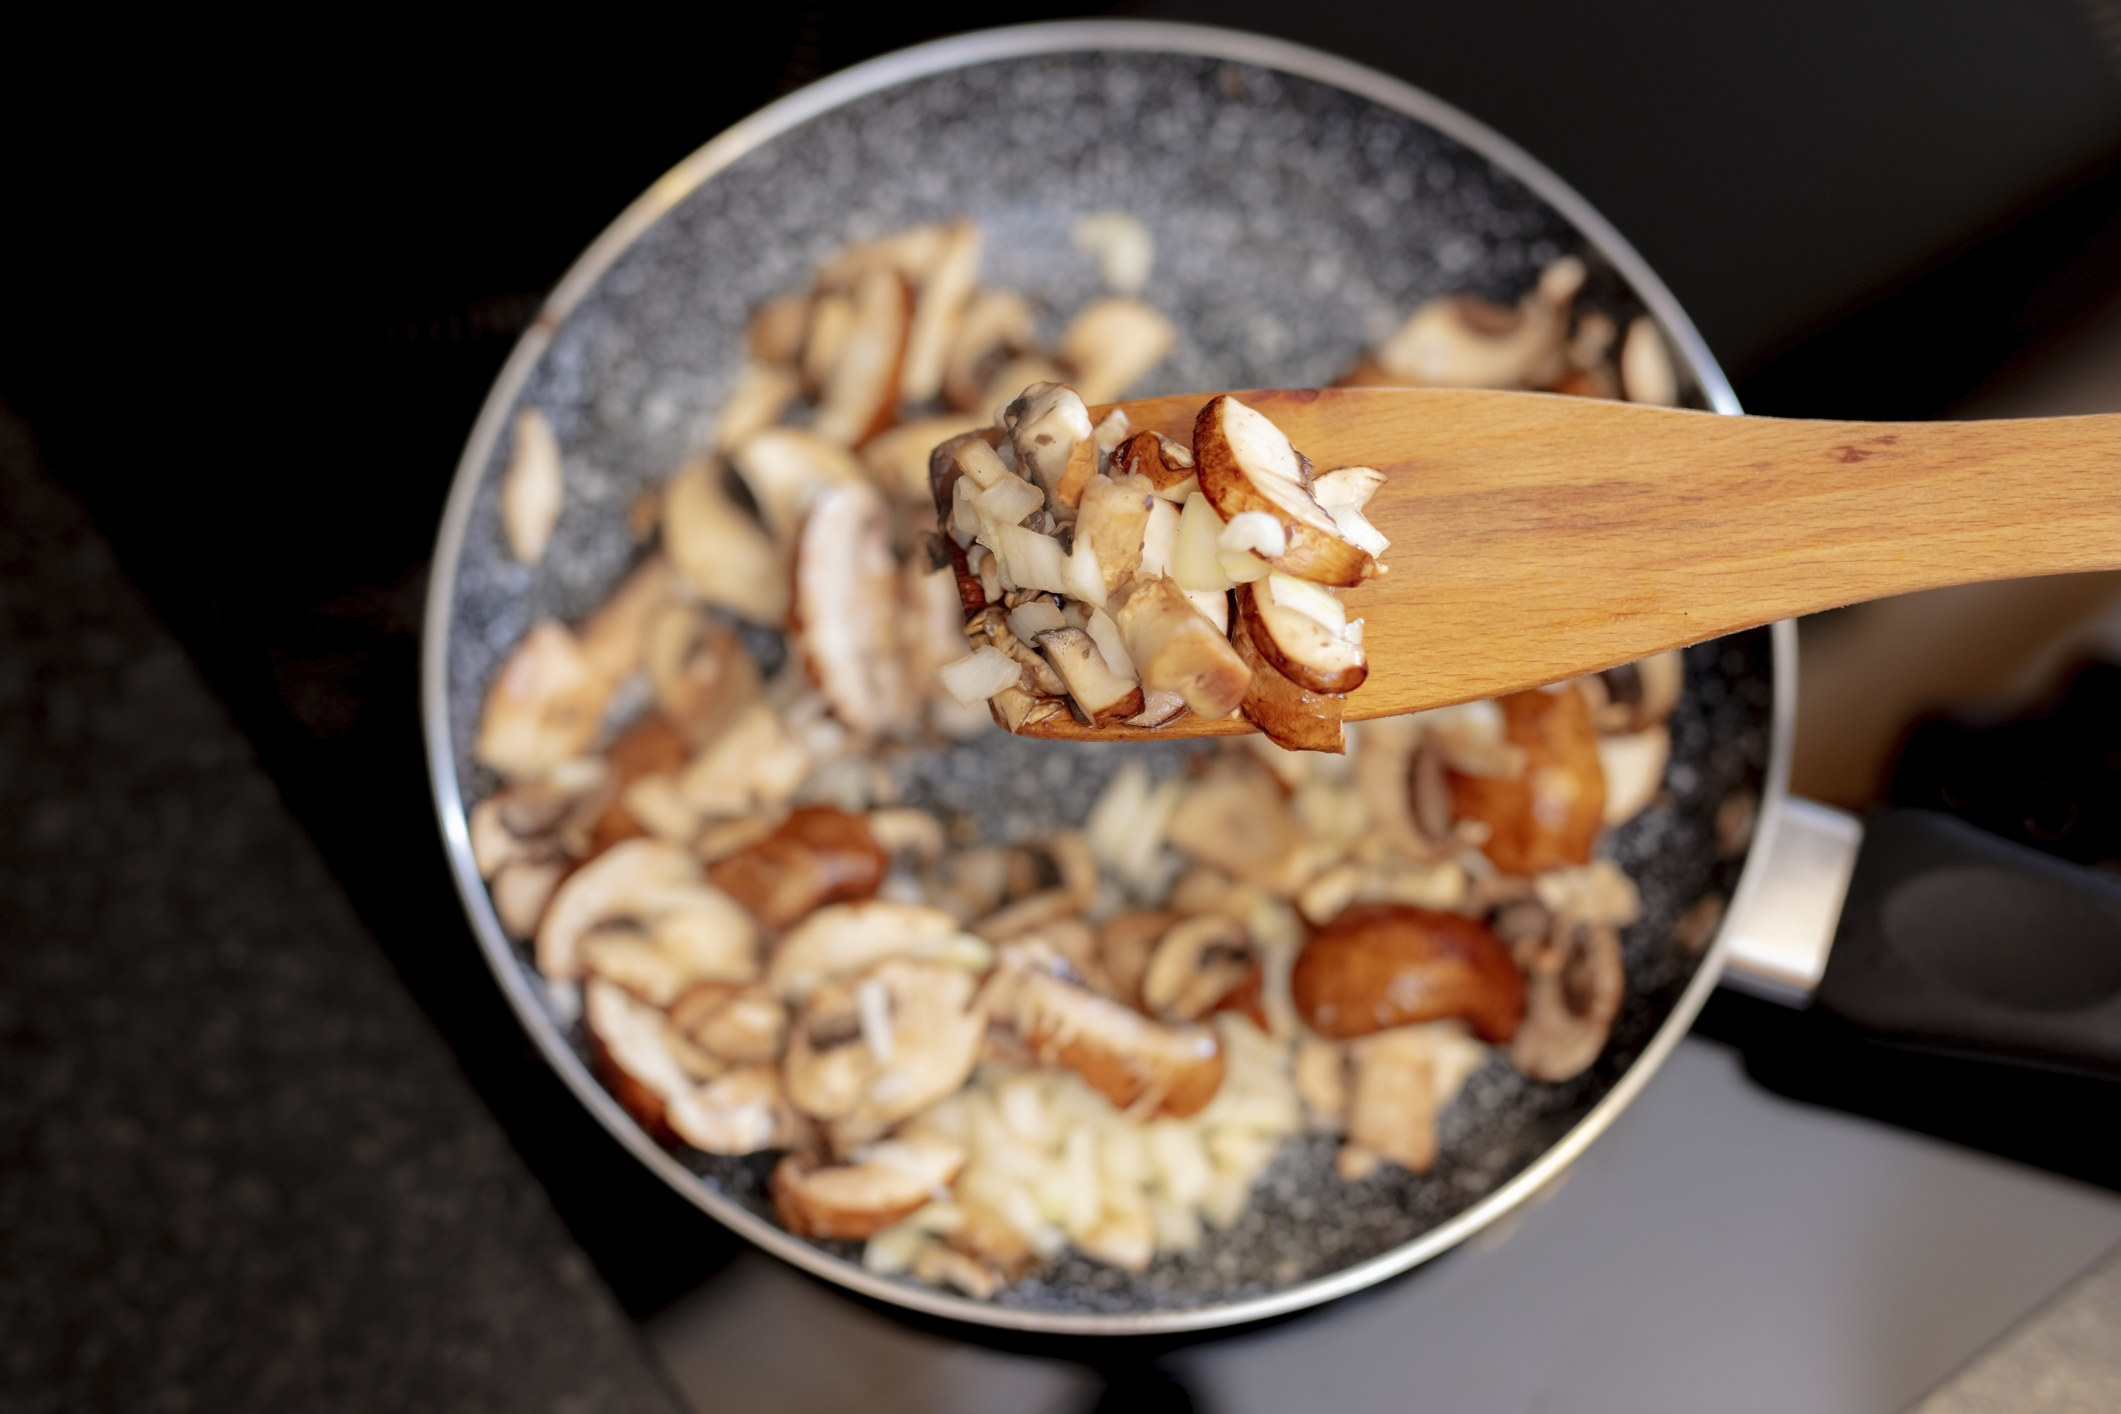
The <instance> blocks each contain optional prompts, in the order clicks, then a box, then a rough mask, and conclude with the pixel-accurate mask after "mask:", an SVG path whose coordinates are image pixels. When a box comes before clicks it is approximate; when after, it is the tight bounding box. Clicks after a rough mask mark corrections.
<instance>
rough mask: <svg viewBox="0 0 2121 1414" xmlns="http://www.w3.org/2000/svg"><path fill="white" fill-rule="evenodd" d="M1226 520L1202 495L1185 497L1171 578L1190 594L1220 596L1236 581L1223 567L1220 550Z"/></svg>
mask: <svg viewBox="0 0 2121 1414" xmlns="http://www.w3.org/2000/svg"><path fill="white" fill-rule="evenodd" d="M1222 533H1223V518H1222V517H1221V516H1219V515H1217V514H1216V513H1215V508H1214V507H1213V506H1211V505H1209V504H1208V498H1207V497H1206V496H1203V495H1201V494H1200V493H1199V492H1195V493H1194V494H1192V495H1190V496H1188V497H1186V505H1185V509H1184V511H1182V512H1181V513H1180V515H1179V519H1178V537H1177V541H1176V543H1175V545H1174V546H1173V548H1172V552H1171V577H1172V578H1173V579H1175V580H1177V581H1178V587H1179V588H1181V589H1183V590H1185V591H1186V592H1187V593H1189V594H1194V593H1202V594H1220V593H1222V592H1224V591H1225V590H1227V589H1229V588H1230V587H1231V585H1232V584H1233V583H1234V581H1233V580H1232V579H1231V578H1230V573H1229V571H1228V570H1227V569H1225V568H1224V567H1223V562H1222V551H1221V546H1220V544H1219V543H1218V542H1219V541H1220V540H1221V539H1222Z"/></svg>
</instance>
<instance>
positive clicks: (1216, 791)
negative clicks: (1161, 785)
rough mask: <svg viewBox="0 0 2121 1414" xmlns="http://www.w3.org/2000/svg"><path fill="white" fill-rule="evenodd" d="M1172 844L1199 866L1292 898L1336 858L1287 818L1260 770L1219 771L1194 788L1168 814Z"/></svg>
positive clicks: (1267, 777) (1278, 792) (1329, 847)
mask: <svg viewBox="0 0 2121 1414" xmlns="http://www.w3.org/2000/svg"><path fill="white" fill-rule="evenodd" d="M1168 837H1169V839H1170V841H1171V843H1173V844H1175V845H1177V846H1178V847H1179V848H1180V849H1182V850H1184V851H1185V852H1186V853H1188V854H1190V855H1192V856H1193V857H1194V858H1195V859H1197V860H1199V861H1200V862H1201V863H1203V864H1209V865H1213V866H1214V867H1215V868H1217V869H1221V870H1223V871H1224V872H1226V873H1230V874H1235V875H1236V876H1237V877H1239V878H1241V879H1244V880H1247V881H1248V882H1251V883H1254V884H1257V885H1259V887H1261V888H1263V889H1265V890H1267V891H1268V892H1269V893H1272V894H1274V895H1276V896H1278V897H1281V898H1294V897H1295V896H1296V895H1297V894H1298V893H1299V892H1300V891H1301V890H1302V889H1303V886H1304V885H1305V884H1307V883H1309V882H1310V881H1311V879H1312V878H1313V877H1314V876H1316V875H1317V874H1318V873H1319V872H1320V871H1321V870H1323V869H1324V868H1325V867H1326V866H1327V865H1329V864H1331V863H1333V862H1334V860H1335V858H1336V856H1337V855H1338V854H1339V852H1340V851H1339V849H1338V848H1337V847H1336V846H1333V845H1331V844H1328V843H1326V842H1323V841H1318V840H1313V839H1311V838H1309V837H1308V836H1307V835H1306V833H1305V832H1304V830H1303V828H1302V826H1301V825H1300V824H1299V823H1298V822H1297V820H1296V819H1295V817H1294V816H1293V815H1291V814H1290V812H1289V808H1288V805H1287V803H1286V802H1285V801H1284V800H1283V799H1282V795H1281V790H1280V787H1279V786H1278V785H1277V784H1276V783H1275V781H1274V778H1273V776H1272V775H1270V774H1269V773H1268V772H1267V771H1266V769H1265V768H1264V767H1260V766H1257V765H1253V764H1250V763H1247V764H1245V765H1244V766H1243V767H1242V769H1240V768H1238V767H1236V766H1231V767H1227V768H1224V769H1219V770H1217V771H1214V772H1212V773H1210V774H1209V775H1207V776H1205V777H1203V778H1202V779H1200V780H1198V781H1196V782H1194V783H1192V784H1191V785H1190V786H1189V787H1188V788H1187V789H1186V792H1185V794H1184V795H1182V796H1180V797H1179V801H1178V806H1177V808H1176V809H1174V810H1173V811H1172V812H1171V823H1170V826H1169V830H1168Z"/></svg>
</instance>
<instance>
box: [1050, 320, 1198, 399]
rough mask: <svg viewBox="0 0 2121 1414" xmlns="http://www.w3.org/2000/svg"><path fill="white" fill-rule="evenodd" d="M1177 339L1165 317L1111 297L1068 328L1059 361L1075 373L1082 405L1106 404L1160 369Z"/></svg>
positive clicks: (1069, 324) (1061, 342) (1063, 332)
mask: <svg viewBox="0 0 2121 1414" xmlns="http://www.w3.org/2000/svg"><path fill="white" fill-rule="evenodd" d="M1177 338H1178V332H1177V330H1175V329H1173V328H1172V327H1171V321H1170V320H1168V319H1166V318H1164V316H1163V315H1161V314H1159V313H1157V312H1156V311H1155V310H1153V309H1151V308H1150V307H1149V306H1148V305H1146V304H1143V303H1142V302H1141V301H1140V300H1137V299H1125V298H1120V297H1116V296H1115V297H1112V298H1108V299H1101V300H1097V301H1095V302H1093V303H1092V304H1090V305H1089V306H1087V307H1086V308H1085V309H1084V310H1083V311H1082V313H1080V314H1078V315H1076V316H1075V318H1074V319H1072V320H1070V321H1069V322H1068V327H1067V328H1066V329H1065V330H1063V331H1062V332H1061V339H1060V361H1061V363H1062V364H1064V365H1065V366H1067V367H1068V368H1069V369H1071V370H1072V371H1073V372H1074V374H1075V386H1076V389H1077V390H1078V391H1079V392H1080V393H1081V394H1082V396H1083V401H1084V402H1089V403H1109V402H1111V401H1112V400H1113V399H1114V398H1117V397H1120V396H1121V395H1123V394H1124V393H1125V392H1126V391H1127V389H1128V388H1130V387H1132V386H1133V384H1134V382H1135V380H1136V379H1138V378H1140V377H1141V376H1142V375H1143V374H1145V373H1147V372H1148V371H1149V370H1150V369H1152V368H1154V367H1156V365H1158V364H1159V363H1162V362H1163V361H1164V357H1165V356H1166V355H1167V354H1169V353H1170V352H1171V346H1172V344H1174V343H1175V342H1177Z"/></svg>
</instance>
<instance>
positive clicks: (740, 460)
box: [730, 427, 869, 544]
mask: <svg viewBox="0 0 2121 1414" xmlns="http://www.w3.org/2000/svg"><path fill="white" fill-rule="evenodd" d="M730 462H731V464H732V465H734V466H735V467H736V473H737V475H738V476H740V477H742V478H743V479H744V485H745V487H746V488H747V489H748V490H749V491H750V492H751V499H752V502H753V503H754V504H755V505H757V506H758V508H759V515H760V516H761V517H762V518H763V519H764V520H765V522H766V528H767V529H768V530H770V531H772V532H773V534H774V536H775V537H776V538H777V539H779V540H780V541H781V542H782V543H784V544H786V543H790V542H792V541H793V540H794V539H795V535H796V532H797V531H798V530H800V529H801V528H802V524H803V518H804V517H805V516H807V515H809V514H810V508H811V507H812V506H814V505H816V504H817V498H818V497H819V496H821V495H823V494H824V493H825V492H826V491H827V490H829V489H831V488H832V487H834V486H866V485H867V484H868V480H869V479H868V477H867V475H866V474H864V472H863V471H862V464H861V463H860V462H858V461H856V460H855V458H854V454H853V453H852V452H850V451H848V450H847V449H846V448H845V447H843V446H841V445H840V444H839V443H837V442H835V441H832V440H830V439H829V438H825V437H821V436H819V435H818V434H817V433H815V432H806V431H803V430H802V429H800V428H795V427H771V428H767V429H766V430H765V431H762V432H759V433H757V434H756V435H754V436H752V437H750V438H749V439H747V440H746V441H745V442H744V443H743V444H742V445H741V446H739V447H737V448H736V449H735V452H734V453H733V455H732V456H731V457H730Z"/></svg>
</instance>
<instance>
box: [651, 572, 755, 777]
mask: <svg viewBox="0 0 2121 1414" xmlns="http://www.w3.org/2000/svg"><path fill="white" fill-rule="evenodd" d="M647 658H648V681H649V685H650V686H651V687H652V688H653V689H654V690H655V702H656V707H657V708H658V709H659V710H660V711H661V712H662V714H663V715H664V716H665V717H667V718H668V719H669V720H670V721H671V722H672V723H673V724H675V725H676V727H677V728H678V730H680V731H682V732H683V733H684V734H685V737H686V739H687V740H689V741H691V742H692V743H693V744H694V745H695V746H706V745H708V744H709V743H711V742H712V741H713V740H714V739H715V738H716V737H718V736H720V735H721V734H722V732H723V731H724V730H726V729H727V728H728V726H729V724H730V723H731V722H732V721H734V720H735V718H736V714H737V713H738V712H740V711H742V710H743V709H744V708H745V707H748V706H750V705H751V704H752V703H753V702H755V701H757V700H758V696H759V689H760V682H759V669H758V663H757V662H756V661H755V660H754V659H753V658H752V656H751V654H750V653H749V652H748V651H746V649H745V647H744V641H743V639H742V638H740V637H739V636H738V635H737V632H736V630H735V629H733V628H731V627H730V626H729V625H728V624H726V623H723V622H719V621H717V620H716V619H715V618H714V617H712V616H711V615H709V614H706V613H703V612H701V611H700V610H699V609H698V608H697V607H696V606H693V605H690V604H670V605H666V606H664V609H663V611H662V612H661V613H660V614H658V615H657V616H656V619H655V621H654V622H653V623H652V624H650V625H649V627H648V652H647Z"/></svg>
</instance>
